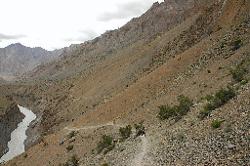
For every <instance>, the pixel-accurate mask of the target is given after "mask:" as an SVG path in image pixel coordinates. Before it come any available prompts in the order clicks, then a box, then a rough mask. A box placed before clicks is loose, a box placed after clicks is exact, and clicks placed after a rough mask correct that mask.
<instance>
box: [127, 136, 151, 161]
mask: <svg viewBox="0 0 250 166" xmlns="http://www.w3.org/2000/svg"><path fill="white" fill-rule="evenodd" d="M140 138H141V149H140V151H139V152H138V154H137V155H136V156H135V158H134V159H133V161H132V163H131V166H145V165H146V163H145V162H144V158H145V156H146V154H147V153H148V151H149V141H148V139H147V137H146V136H145V135H143V136H140Z"/></svg>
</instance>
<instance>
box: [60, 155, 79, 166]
mask: <svg viewBox="0 0 250 166" xmlns="http://www.w3.org/2000/svg"><path fill="white" fill-rule="evenodd" d="M78 165H79V159H78V158H77V157H76V156H75V155H73V156H72V157H71V158H70V159H69V160H68V161H67V162H66V163H65V164H63V166H78Z"/></svg>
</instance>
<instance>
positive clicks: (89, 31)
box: [0, 0, 163, 50]
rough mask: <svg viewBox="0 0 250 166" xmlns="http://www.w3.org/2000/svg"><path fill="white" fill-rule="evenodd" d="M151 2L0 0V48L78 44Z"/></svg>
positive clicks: (141, 0) (123, 22) (135, 0)
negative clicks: (18, 45)
mask: <svg viewBox="0 0 250 166" xmlns="http://www.w3.org/2000/svg"><path fill="white" fill-rule="evenodd" d="M155 1H157V0H0V5H1V9H0V20H1V25H0V47H5V46H7V45H9V44H11V43H17V42H20V43H22V44H24V45H26V46H29V47H37V46H41V47H43V48H45V49H48V50H52V49H55V48H61V47H65V46H69V45H70V44H77V43H82V42H84V41H86V40H89V39H92V38H94V37H96V36H98V35H100V34H102V33H103V32H105V31H106V30H111V29H116V28H118V27H121V26H122V25H124V24H125V23H126V22H128V21H129V20H130V19H131V18H133V17H137V16H140V15H141V14H143V13H144V12H145V11H146V10H147V9H149V8H150V6H151V5H152V4H153V3H154V2H155ZM161 1H163V0H158V2H161Z"/></svg>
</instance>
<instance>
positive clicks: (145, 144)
mask: <svg viewBox="0 0 250 166" xmlns="http://www.w3.org/2000/svg"><path fill="white" fill-rule="evenodd" d="M107 126H113V127H116V128H120V127H124V126H126V125H121V124H114V123H113V122H108V123H106V124H102V125H94V126H85V127H65V128H64V129H65V130H68V131H80V130H93V129H98V128H102V127H107ZM133 132H135V130H133ZM139 138H140V139H141V143H140V144H141V146H139V149H137V152H136V153H137V154H136V155H135V157H134V158H133V159H132V161H131V166H146V165H147V163H145V156H146V155H147V153H148V151H149V149H150V144H149V141H148V138H147V137H146V135H142V136H140V137H139Z"/></svg>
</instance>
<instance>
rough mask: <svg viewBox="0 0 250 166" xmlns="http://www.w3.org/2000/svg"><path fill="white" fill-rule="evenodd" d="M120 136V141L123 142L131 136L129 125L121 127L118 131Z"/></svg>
mask: <svg viewBox="0 0 250 166" xmlns="http://www.w3.org/2000/svg"><path fill="white" fill-rule="evenodd" d="M119 132H120V135H121V137H122V140H125V139H127V138H129V137H130V135H131V134H132V127H131V126H130V125H128V126H126V127H121V128H120V129H119Z"/></svg>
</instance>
